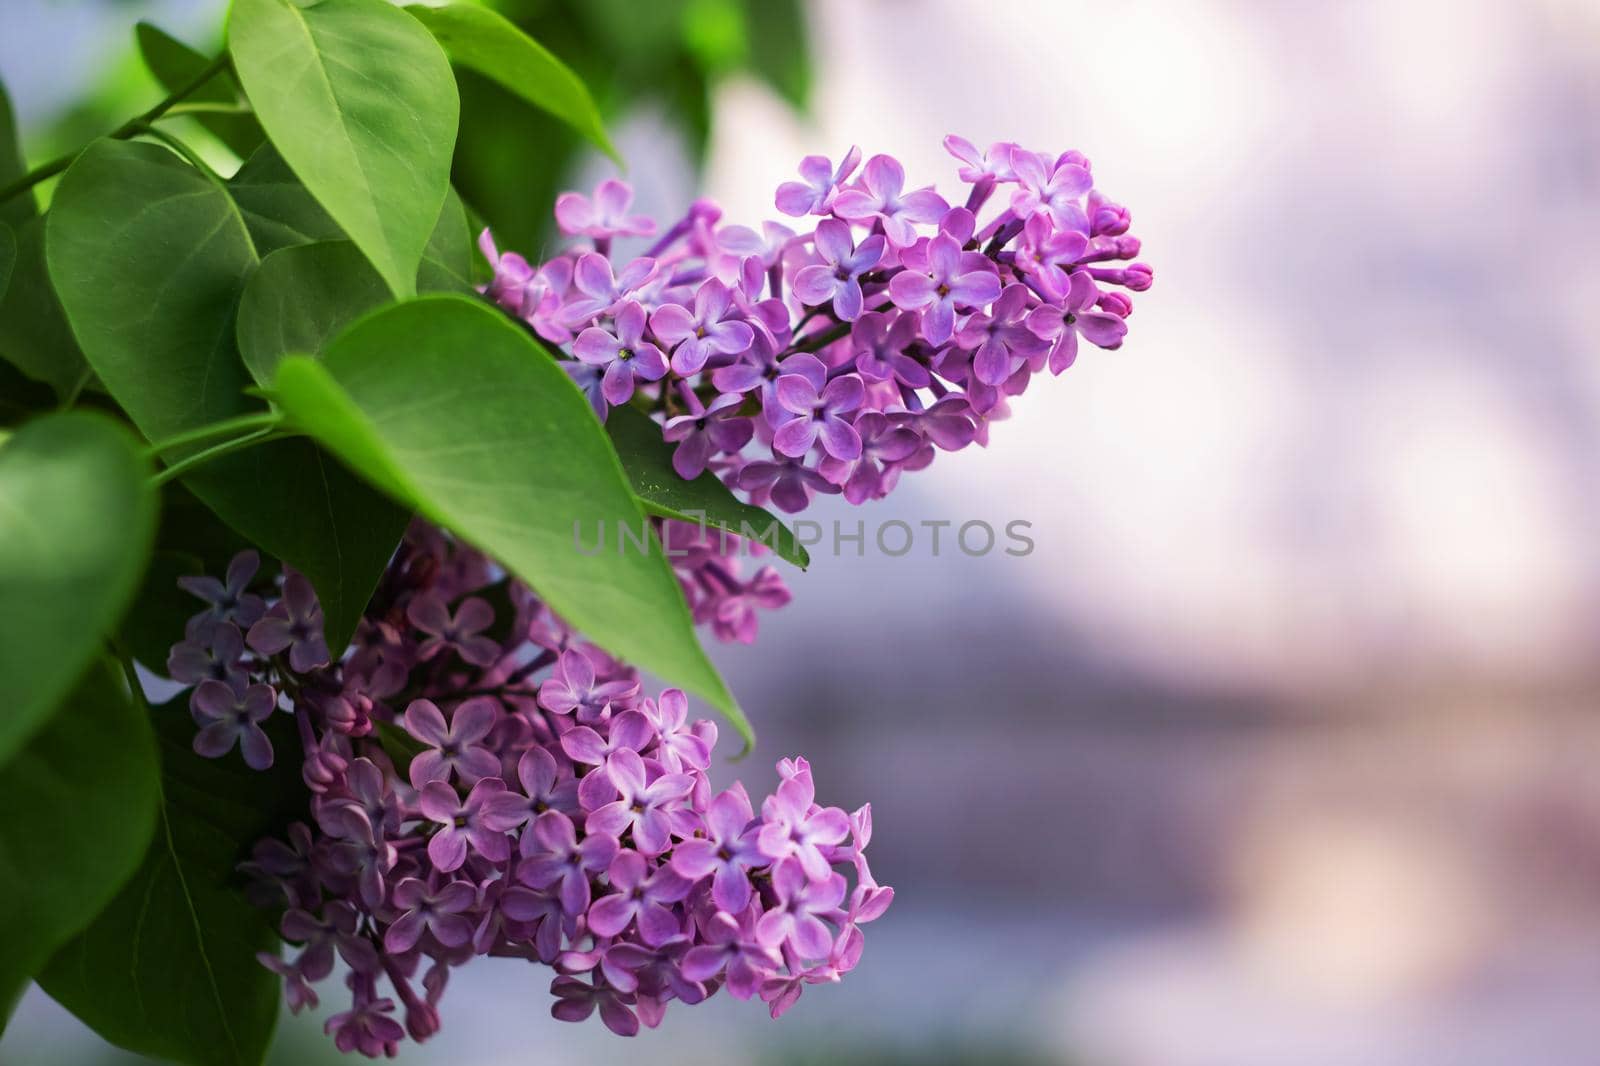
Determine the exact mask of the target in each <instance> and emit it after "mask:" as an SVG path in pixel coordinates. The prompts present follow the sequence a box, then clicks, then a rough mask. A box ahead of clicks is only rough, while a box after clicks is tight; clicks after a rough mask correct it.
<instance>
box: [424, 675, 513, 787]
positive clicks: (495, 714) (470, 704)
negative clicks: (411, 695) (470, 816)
mask: <svg viewBox="0 0 1600 1066" xmlns="http://www.w3.org/2000/svg"><path fill="white" fill-rule="evenodd" d="M499 717H500V708H499V705H498V704H497V703H496V701H495V699H494V697H492V696H480V697H476V698H474V699H470V700H466V701H464V702H463V703H462V704H461V705H460V706H458V707H457V708H456V709H455V711H454V712H452V713H451V715H450V722H449V723H448V724H446V723H445V720H444V713H443V712H442V711H440V710H439V706H438V704H436V703H434V702H433V701H432V700H412V701H411V705H410V706H408V707H407V708H406V714H405V727H406V732H408V733H410V734H411V735H412V736H413V737H416V738H417V739H418V740H420V741H422V743H424V744H426V745H428V746H427V748H425V749H424V750H422V751H420V752H418V753H417V754H416V755H415V756H413V757H412V759H411V770H410V777H411V785H412V787H413V788H421V787H422V786H424V785H426V784H427V783H428V782H429V781H449V780H450V777H451V775H452V774H454V775H455V776H457V777H459V778H460V779H461V780H462V781H464V782H466V783H468V784H471V783H472V782H475V781H477V780H478V779H480V778H491V777H497V776H498V775H499V773H500V760H499V758H497V757H496V756H495V754H494V753H493V752H492V751H490V750H489V749H488V748H486V747H484V746H483V744H482V741H483V739H484V738H485V737H487V736H488V735H489V730H491V729H493V728H494V724H495V722H496V720H498V719H499Z"/></svg>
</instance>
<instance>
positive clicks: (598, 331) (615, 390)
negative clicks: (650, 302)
mask: <svg viewBox="0 0 1600 1066" xmlns="http://www.w3.org/2000/svg"><path fill="white" fill-rule="evenodd" d="M658 313H659V312H658ZM614 325H615V326H616V330H617V331H616V333H612V332H611V331H610V330H606V329H602V328H600V327H599V326H590V327H589V328H588V329H586V330H584V331H583V332H582V333H580V334H578V339H577V340H576V341H574V342H573V343H572V354H573V355H576V356H577V357H578V358H579V359H580V360H582V361H583V362H585V363H588V364H589V365H590V366H597V367H604V368H605V376H604V377H603V378H602V379H601V382H600V393H601V395H603V396H604V397H605V398H606V402H607V403H609V404H611V405H612V406H613V407H621V406H622V405H623V404H625V403H627V402H628V401H629V400H630V399H632V398H633V390H634V388H635V379H638V380H641V381H660V380H661V379H662V378H663V377H665V376H666V373H667V360H666V357H665V356H664V355H662V354H661V349H660V348H657V347H656V346H655V345H654V344H651V343H650V342H649V341H647V340H645V339H644V325H645V314H644V308H643V307H642V306H640V305H639V304H637V303H635V302H634V301H632V300H629V301H628V302H626V303H624V304H623V305H622V309H621V310H620V311H618V312H617V317H616V320H615V323H614Z"/></svg>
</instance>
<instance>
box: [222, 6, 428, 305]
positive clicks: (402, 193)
mask: <svg viewBox="0 0 1600 1066" xmlns="http://www.w3.org/2000/svg"><path fill="white" fill-rule="evenodd" d="M228 50H229V52H230V53H231V54H232V56H233V61H234V66H235V68H236V69H237V70H238V72H239V80H240V81H241V82H242V83H243V85H244V88H245V92H246V93H247V94H248V95H249V97H250V102H251V104H252V105H253V106H254V107H255V110H256V115H257V117H258V118H259V119H260V121H261V125H262V126H263V127H264V128H265V129H266V131H267V135H268V136H269V137H271V138H272V143H273V144H274V145H275V146H276V147H277V149H278V151H279V152H280V153H281V154H282V155H283V158H284V159H285V160H286V161H287V162H288V164H289V166H290V167H291V168H292V169H293V170H294V172H295V174H296V175H298V176H299V178H300V180H301V181H302V182H303V183H304V184H305V186H306V188H307V189H309V190H310V191H311V194H312V195H313V196H315V197H316V198H317V201H318V202H319V203H320V204H322V206H323V207H325V208H326V209H327V211H328V213H329V214H330V215H332V216H333V218H334V219H335V220H336V221H337V222H338V223H339V225H340V226H341V227H342V228H343V229H344V231H345V232H346V233H347V234H349V236H350V239H351V240H353V241H355V242H356V245H357V246H358V247H360V249H361V250H362V251H363V252H365V253H366V255H367V258H369V259H371V260H372V264H373V266H375V267H377V268H378V273H380V274H381V275H383V278H384V281H385V282H386V283H387V284H388V286H389V288H390V290H391V291H392V292H394V294H395V295H396V296H399V297H406V296H410V295H412V293H414V292H415V291H416V286H415V281H416V276H417V267H418V265H419V264H420V263H421V262H422V252H423V249H424V248H425V247H426V246H427V243H428V237H429V235H430V234H431V233H432V232H433V228H434V223H435V222H437V221H438V218H439V210H440V208H441V207H442V206H443V205H444V200H445V193H446V191H447V190H448V189H449V186H450V156H451V153H452V151H453V150H454V148H455V140H456V121H457V118H458V110H459V102H458V100H457V97H456V83H455V77H454V75H452V74H451V72H450V63H449V60H447V59H446V58H445V56H444V53H443V52H442V51H440V49H439V46H438V44H437V43H435V42H434V40H433V38H432V37H430V36H429V35H428V33H427V31H426V30H424V29H423V28H422V26H421V25H420V24H419V23H418V22H417V20H416V19H414V18H412V17H411V16H410V15H407V14H406V13H405V12H403V11H400V10H399V9H397V8H393V7H390V6H388V5H387V4H384V3H379V2H377V0H321V2H320V3H314V4H311V5H309V6H306V7H300V6H298V5H297V4H296V3H294V2H293V0H235V2H234V4H233V8H232V10H231V12H230V14H229V16H228Z"/></svg>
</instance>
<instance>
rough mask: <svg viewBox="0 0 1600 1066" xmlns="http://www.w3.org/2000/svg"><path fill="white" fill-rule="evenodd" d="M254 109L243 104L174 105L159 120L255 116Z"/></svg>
mask: <svg viewBox="0 0 1600 1066" xmlns="http://www.w3.org/2000/svg"><path fill="white" fill-rule="evenodd" d="M253 114H255V111H254V110H253V109H252V108H248V107H245V106H243V105H242V104H216V103H207V102H196V103H192V104H174V105H173V106H171V107H169V108H167V110H166V112H165V113H164V114H162V115H160V116H158V117H159V118H181V117H183V116H184V115H253Z"/></svg>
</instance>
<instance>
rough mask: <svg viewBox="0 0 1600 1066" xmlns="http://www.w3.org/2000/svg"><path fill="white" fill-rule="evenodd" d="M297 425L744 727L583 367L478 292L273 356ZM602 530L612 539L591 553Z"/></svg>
mask: <svg viewBox="0 0 1600 1066" xmlns="http://www.w3.org/2000/svg"><path fill="white" fill-rule="evenodd" d="M276 393H277V399H278V401H279V403H281V404H282V406H283V408H284V410H285V411H287V412H288V414H289V416H290V417H291V419H293V420H294V422H295V423H297V424H298V425H299V426H301V427H302V428H304V429H305V430H306V431H307V432H309V433H311V434H312V435H313V436H315V437H316V438H317V439H318V440H320V441H322V442H323V443H324V444H326V445H327V446H328V448H329V449H330V450H332V451H333V452H334V453H335V454H337V455H338V456H340V458H342V459H344V461H345V462H347V463H349V464H350V466H351V467H352V468H354V469H356V470H358V471H360V472H361V474H362V475H363V476H365V477H367V478H368V479H370V480H371V481H373V482H374V483H375V484H377V485H380V486H381V487H383V488H384V489H386V490H387V491H388V492H390V493H391V494H393V495H394V496H395V497H396V498H398V499H400V500H402V501H404V502H406V503H408V504H411V505H413V506H415V507H416V508H417V509H418V510H420V511H421V512H422V513H423V514H425V515H427V516H428V517H429V518H430V519H432V520H434V521H436V522H438V523H439V524H441V525H443V526H446V527H447V528H449V529H452V530H454V531H455V532H457V533H459V534H460V535H461V536H462V537H464V538H466V539H467V540H468V541H470V542H471V543H473V544H474V545H476V546H477V547H479V548H481V549H483V550H484V551H486V552H488V553H489V554H490V555H491V556H493V557H494V558H495V559H497V560H499V561H500V562H501V563H503V564H504V565H505V566H506V567H507V568H508V569H509V570H511V572H513V573H515V574H517V575H518V576H519V577H522V578H523V579H524V580H526V581H527V582H528V583H529V584H530V585H532V586H533V587H534V588H535V589H537V590H538V591H539V593H540V595H541V596H542V597H543V598H544V599H545V600H546V601H547V602H548V603H549V604H550V606H551V607H552V608H553V609H554V610H555V611H556V612H557V613H558V614H560V615H561V616H562V617H563V618H565V619H566V620H567V621H568V622H569V623H571V624H572V625H574V626H576V627H577V628H578V629H580V630H582V631H583V632H584V633H585V635H586V636H588V637H589V638H590V639H592V640H593V641H595V642H596V643H597V644H599V645H600V646H602V647H604V648H606V649H607V650H609V651H611V652H612V653H613V654H615V655H618V656H620V657H622V658H623V659H626V660H628V661H630V662H633V663H636V664H638V665H639V666H642V667H644V668H645V669H648V670H652V671H655V672H656V673H658V674H660V675H662V676H663V677H665V678H667V679H668V680H669V681H672V682H673V683H676V684H681V685H682V686H683V687H684V688H687V689H691V690H693V691H695V692H697V693H699V694H700V695H701V696H703V697H705V698H706V699H707V700H709V701H710V702H711V703H712V704H713V705H714V706H716V707H717V708H719V709H720V710H722V711H723V712H724V713H725V714H727V715H728V717H729V718H730V719H731V720H732V721H733V723H734V724H735V725H736V726H737V727H738V729H739V731H740V733H741V734H742V735H744V736H745V737H746V740H747V741H748V739H749V736H750V734H749V724H748V723H747V722H746V721H745V719H744V716H743V714H742V713H741V712H740V711H739V709H738V707H737V705H735V703H734V702H733V698H732V697H731V696H730V695H729V694H728V691H727V689H726V687H724V685H723V683H722V679H721V678H719V677H718V676H717V673H716V671H715V670H714V669H713V668H712V666H711V664H710V662H709V661H708V660H707V659H706V657H705V652H704V651H702V650H701V648H700V645H699V642H698V641H697V640H696V639H695V635H694V629H693V626H692V624H691V622H690V620H689V613H688V610H687V608H686V606H685V605H684V602H683V595H682V593H681V591H680V590H679V588H678V584H677V579H676V578H675V577H674V576H673V573H672V569H671V567H670V566H668V565H667V560H666V558H665V557H664V556H663V555H662V553H661V551H660V548H659V545H656V544H655V541H654V538H653V537H651V536H650V535H649V534H648V533H645V534H644V537H643V539H644V542H645V544H647V545H649V547H648V548H647V549H646V550H642V551H641V550H639V549H638V548H636V547H634V546H633V544H632V543H631V542H630V543H629V544H628V546H627V549H626V550H618V546H619V542H621V540H622V530H623V529H624V527H625V528H626V529H627V530H628V531H629V534H630V535H631V536H633V537H636V538H637V537H639V535H640V533H641V531H642V530H643V529H644V517H643V515H642V513H641V512H640V510H639V506H638V504H637V502H635V500H634V498H633V494H632V492H631V491H629V489H628V483H627V480H626V477H625V475H624V474H623V472H622V467H621V466H620V464H619V463H618V462H617V459H616V455H615V453H614V452H613V451H612V450H611V446H610V443H609V442H608V440H607V438H606V436H605V432H604V430H602V429H601V427H600V423H599V422H598V421H596V420H595V417H594V413H593V412H592V411H591V410H590V409H589V407H588V403H587V401H586V400H584V398H583V395H582V393H581V392H579V391H578V388H577V386H576V385H574V384H573V382H572V379H571V378H569V377H568V376H567V375H566V374H565V373H564V372H563V371H562V370H561V368H560V367H558V366H557V365H556V364H555V362H554V361H553V360H551V359H550V358H549V356H548V355H547V354H546V353H545V351H544V349H542V348H541V347H540V346H539V345H538V344H536V343H535V342H534V341H533V339H532V338H531V337H529V336H528V335H527V334H526V333H525V332H524V331H523V330H522V329H520V328H519V327H518V326H517V325H516V323H514V322H512V321H510V320H509V319H508V318H506V317H505V316H504V315H502V314H500V313H499V312H497V311H495V310H494V309H493V308H491V307H489V306H488V305H487V304H485V303H483V302H481V301H478V300H469V299H464V298H461V297H455V296H426V297H422V298H420V299H418V300H415V301H413V302H410V303H404V304H399V305H396V306H393V307H387V308H384V309H383V310H381V311H378V312H376V313H374V314H372V315H369V316H367V317H366V318H364V319H362V320H361V321H360V322H357V323H356V324H355V325H354V326H352V327H351V328H350V329H349V330H348V331H346V332H345V333H344V334H342V335H341V336H340V337H338V338H337V339H336V340H334V342H333V343H332V344H331V345H329V346H328V347H327V348H326V349H325V350H324V352H323V361H322V362H321V363H318V362H316V361H315V360H312V359H307V358H304V357H290V358H287V359H285V360H283V361H282V362H281V363H279V364H278V373H277V390H276ZM597 524H598V528H599V529H600V530H602V531H603V532H604V535H605V537H606V542H607V544H608V545H609V546H610V547H608V548H607V549H606V550H603V551H599V552H594V553H591V554H584V553H583V552H581V551H580V550H579V548H578V544H577V539H578V538H577V534H578V533H579V532H580V530H582V531H584V533H583V535H584V536H585V537H586V538H587V540H586V543H589V544H591V545H592V543H593V540H592V538H593V537H594V536H595V531H596V529H597Z"/></svg>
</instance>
